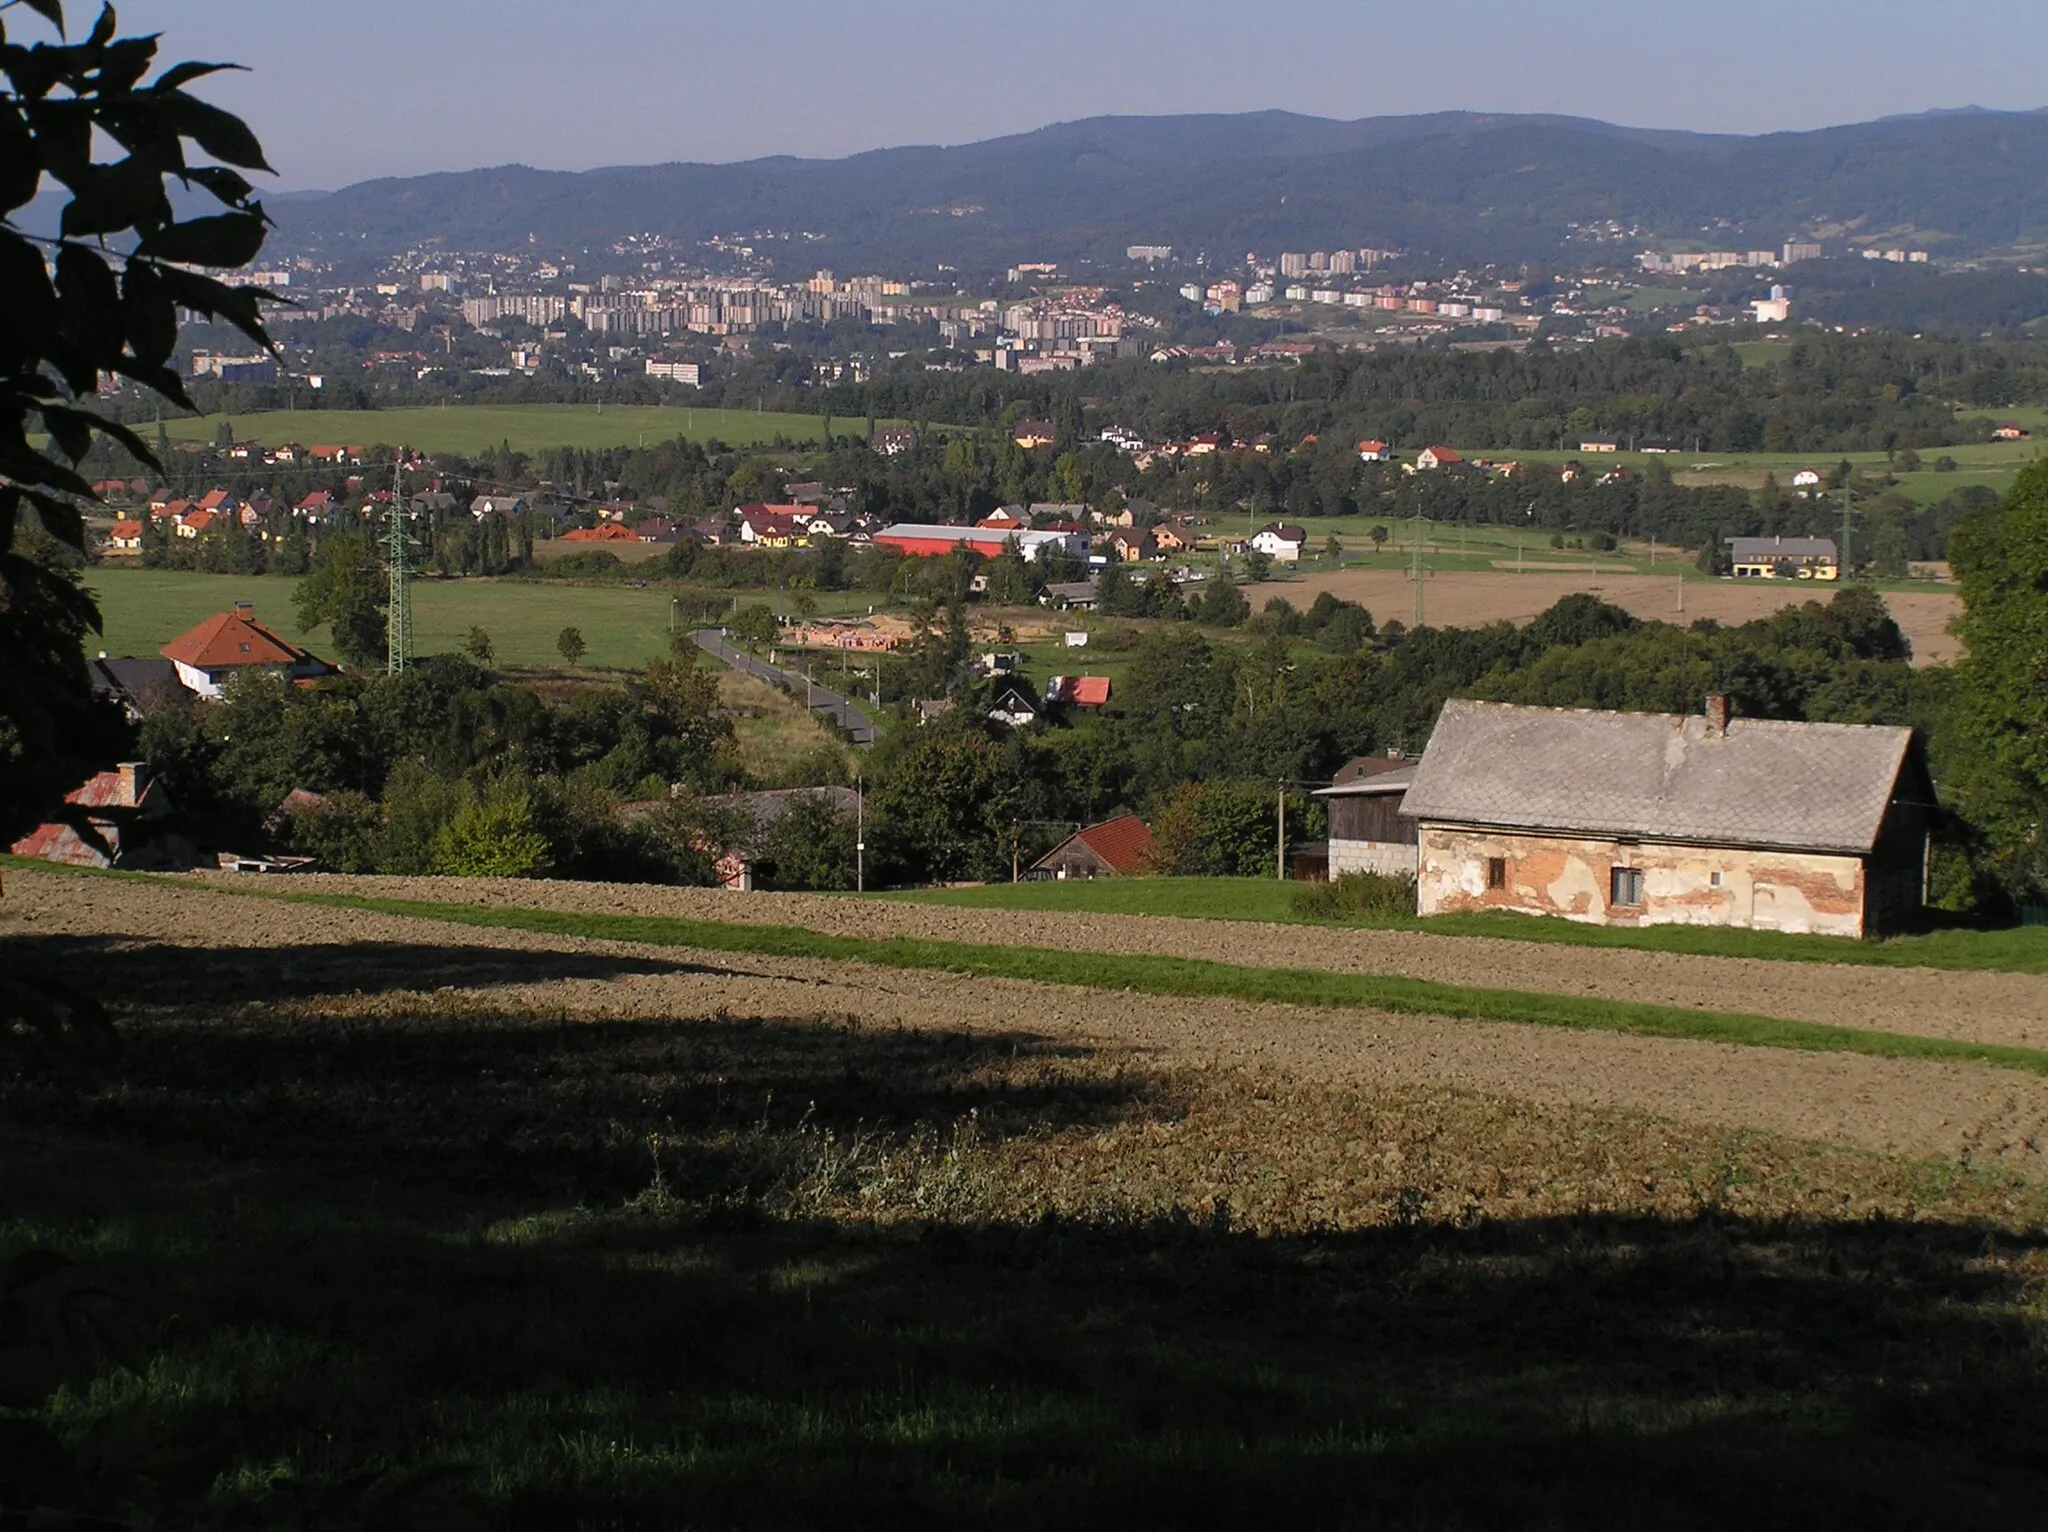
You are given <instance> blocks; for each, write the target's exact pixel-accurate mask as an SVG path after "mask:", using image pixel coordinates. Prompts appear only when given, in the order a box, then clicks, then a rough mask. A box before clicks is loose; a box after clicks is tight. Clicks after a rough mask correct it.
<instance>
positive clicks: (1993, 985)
mask: <svg viewBox="0 0 2048 1532" xmlns="http://www.w3.org/2000/svg"><path fill="white" fill-rule="evenodd" d="M220 882H221V883H222V886H224V887H236V886H238V885H237V883H236V881H235V880H234V879H233V878H232V877H229V876H227V875H222V876H221V878H220ZM240 886H245V885H240ZM291 886H292V887H293V888H294V889H305V890H307V891H314V890H322V891H327V892H337V893H350V894H358V895H364V896H371V897H386V898H395V899H426V900H434V899H445V900H460V901H462V902H464V903H469V904H513V905H524V906H529V907H533V908H538V909H557V910H573V911H579V912H585V913H592V914H615V915H670V916H676V917H680V918H684V919H694V920H720V921H740V922H758V923H763V924H772V925H797V926H804V927H807V928H809V929H811V930H814V931H826V932H830V933H832V934H834V935H840V936H854V937H862V938H882V937H891V936H902V937H920V938H927V939H932V940H938V941H952V942H967V943H974V944H983V943H988V944H1001V943H1014V944H1016V945H1019V946H1028V947H1049V948H1055V949H1059V950H1064V951H1074V952H1138V953H1158V954H1165V955H1170V956H1175V957H1186V958H1221V959H1224V960H1226V961H1229V962H1233V963H1241V964H1246V965H1250V966H1255V967H1271V968H1313V969H1326V970H1329V971H1330V972H1333V973H1391V974H1400V975H1403V976H1405V977H1408V978H1416V979H1427V980H1431V981H1435V982H1438V983H1446V984H1459V985H1476V986H1480V987H1485V988H1494V989H1513V990H1530V991H1540V992H1546V993H1552V994H1563V995H1592V996H1600V997H1604V998H1608V999H1614V1000H1630V1001H1641V1002H1646V1003H1652V1004H1658V1005H1675V1006H1685V1007H1689V1008H1692V1009H1696V1010H1703V1011H1742V1012H1748V1013H1752V1014H1755V1015H1759V1016H1780V1017H1785V1018H1787V1019H1789V1020H1794V1021H1814V1022H1822V1023H1826V1024H1829V1025H1836V1026H1853V1027H1867V1028H1870V1029H1871V1030H1873V1031H1880V1032H1898V1033H1903V1034H1906V1035H1909V1036H1915V1037H1949V1038H1967V1039H1969V1040H1971V1041H1974V1042H1985V1043H2006V1044H2012V1045H2015V1046H2020V1047H2034V1048H2040V1047H2048V978H2042V977H2040V976H2037V975H2030V974H2006V973H1957V972H1952V971H1948V970H1936V969H1897V968H1892V969H1875V968H1859V967H1851V966H1848V965H1840V966H1831V965H1827V964H1817V963H1779V962H1770V961H1765V960H1760V959H1748V958H1725V957H1691V956H1685V955H1681V954H1677V953H1663V952H1636V951H1625V950H1616V949H1591V948H1584V947H1563V946H1546V945H1539V944H1537V943H1532V942H1518V941H1509V940H1500V939H1492V938H1487V937H1476V936H1438V935H1434V934H1431V933H1429V932H1425V931H1344V930H1332V929H1329V928H1327V927H1317V926H1296V925H1278V924H1260V923H1252V922H1246V923H1245V924H1243V925H1236V924H1233V925H1232V926H1230V927H1229V928H1228V929H1226V930H1223V931H1220V932H1219V930H1218V928H1217V926H1216V923H1215V922H1213V921H1204V920H1179V919H1173V918H1170V917H1165V916H1136V915H1068V914H1052V913H1044V912H1036V911H1008V910H1006V911H996V910H974V909H960V908H952V907H947V906H943V905H925V904H908V903H898V902H894V901H882V900H873V899H850V898H846V897H843V896H820V895H805V894H752V895H747V896H743V897H741V896H734V895H731V894H726V893H723V892H720V891H718V890H712V889H688V888H654V887H649V886H647V885H644V884H598V883H564V882H547V881H537V880H526V879H517V878H507V879H499V880H469V879H449V878H367V877H365V878H344V877H333V876H317V877H311V878H301V879H296V880H294V882H293V883H292V885H291Z"/></svg>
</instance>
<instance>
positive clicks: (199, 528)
mask: <svg viewBox="0 0 2048 1532" xmlns="http://www.w3.org/2000/svg"><path fill="white" fill-rule="evenodd" d="M213 520H214V517H213V512H211V511H187V512H186V513H185V514H184V515H183V516H180V517H179V518H178V522H179V524H180V525H182V526H187V527H190V528H191V529H192V530H193V531H194V532H204V531H205V530H206V529H207V528H208V527H210V526H212V525H213Z"/></svg>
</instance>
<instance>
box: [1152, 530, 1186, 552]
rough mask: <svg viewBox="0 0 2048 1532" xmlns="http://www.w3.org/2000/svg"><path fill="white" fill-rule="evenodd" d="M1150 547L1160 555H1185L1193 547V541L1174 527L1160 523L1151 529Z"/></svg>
mask: <svg viewBox="0 0 2048 1532" xmlns="http://www.w3.org/2000/svg"><path fill="white" fill-rule="evenodd" d="M1152 546H1153V547H1155V548H1157V549H1158V550H1159V551H1160V552H1161V553H1185V552H1186V551H1187V550H1188V549H1189V548H1191V547H1193V546H1194V539H1193V538H1192V537H1190V536H1188V535H1187V534H1185V533H1183V532H1182V531H1180V530H1179V529H1178V528H1176V527H1170V526H1167V525H1165V524H1164V523H1161V524H1160V525H1159V526H1156V527H1154V528H1153V529H1152Z"/></svg>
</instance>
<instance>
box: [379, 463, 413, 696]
mask: <svg viewBox="0 0 2048 1532" xmlns="http://www.w3.org/2000/svg"><path fill="white" fill-rule="evenodd" d="M411 555H412V549H411V544H410V542H409V541H408V539H407V538H406V535H405V468H404V464H403V462H402V461H401V460H399V459H394V460H393V461H392V464H391V532H390V537H389V539H388V540H387V542H386V545H385V559H386V561H387V562H388V563H389V565H390V569H391V602H390V608H389V611H388V612H387V613H386V616H385V622H384V673H385V674H386V675H391V676H395V675H397V674H398V673H399V672H400V671H402V670H404V669H405V667H406V666H407V665H408V664H409V663H410V662H411V660H412V557H411Z"/></svg>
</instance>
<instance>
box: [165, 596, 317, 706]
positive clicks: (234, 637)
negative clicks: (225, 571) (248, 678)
mask: <svg viewBox="0 0 2048 1532" xmlns="http://www.w3.org/2000/svg"><path fill="white" fill-rule="evenodd" d="M159 652H160V653H161V654H162V655H163V657H164V658H165V659H167V660H169V661H170V662H171V663H172V664H173V665H174V666H176V667H177V671H178V680H179V681H180V683H182V684H183V685H184V687H185V689H186V690H188V691H192V692H197V693H198V694H199V695H200V696H202V697H218V696H219V695H220V694H221V687H222V685H223V684H224V683H226V681H227V680H228V679H229V677H231V676H234V675H237V674H239V673H241V672H242V671H245V670H275V671H279V672H281V673H283V674H284V675H286V676H289V677H290V678H291V679H292V680H294V681H301V682H303V681H310V680H314V679H316V678H318V677H320V676H326V675H332V674H334V667H333V666H332V665H330V664H328V663H327V662H326V661H325V660H322V659H317V658H315V657H314V656H313V655H311V654H309V653H307V652H306V651H305V650H304V649H301V648H300V647H299V646H298V645H297V644H294V643H290V642H288V641H287V640H285V639H283V638H280V637H278V635H277V634H276V633H274V632H272V631H271V630H270V629H269V628H266V627H264V626H263V624H261V623H260V622H258V621H257V620H256V608H255V604H254V603H253V602H248V601H237V602H236V603H235V605H234V608H233V609H232V610H231V611H226V612H216V613H214V614H213V616H211V617H209V618H207V619H206V621H204V622H202V623H200V624H198V625H197V626H196V627H192V628H188V629H187V630H186V631H185V632H183V633H180V634H179V635H178V636H177V637H176V638H174V639H172V640H171V641H170V642H169V643H167V644H165V645H164V646H163V648H162V650H161V651H159Z"/></svg>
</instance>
